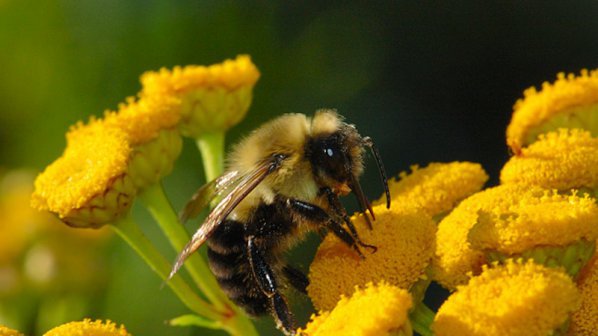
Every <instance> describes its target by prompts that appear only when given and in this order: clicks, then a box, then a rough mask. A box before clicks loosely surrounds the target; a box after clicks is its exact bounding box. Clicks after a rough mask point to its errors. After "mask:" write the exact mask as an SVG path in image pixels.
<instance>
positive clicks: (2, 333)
mask: <svg viewBox="0 0 598 336" xmlns="http://www.w3.org/2000/svg"><path fill="white" fill-rule="evenodd" d="M0 336H25V335H23V334H21V333H20V332H18V331H16V330H13V329H10V328H8V327H5V326H3V325H0Z"/></svg>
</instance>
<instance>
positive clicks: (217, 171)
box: [196, 132, 224, 181]
mask: <svg viewBox="0 0 598 336" xmlns="http://www.w3.org/2000/svg"><path fill="white" fill-rule="evenodd" d="M196 143H197V147H198V148H199V150H200V152H201V157H202V161H203V167H204V171H205V174H206V181H212V180H213V179H215V178H217V177H218V176H220V175H221V174H222V172H223V171H224V133H223V132H218V133H204V134H202V135H201V137H199V138H197V139H196Z"/></svg>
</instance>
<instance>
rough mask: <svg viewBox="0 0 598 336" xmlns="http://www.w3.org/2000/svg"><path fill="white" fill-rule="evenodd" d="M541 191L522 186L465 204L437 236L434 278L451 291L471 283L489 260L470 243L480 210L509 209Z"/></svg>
mask: <svg viewBox="0 0 598 336" xmlns="http://www.w3.org/2000/svg"><path fill="white" fill-rule="evenodd" d="M534 190H535V191H536V192H537V191H538V189H535V188H532V189H526V188H524V187H521V186H518V185H504V186H498V187H494V188H489V189H486V190H484V191H481V192H479V193H476V194H473V195H472V196H470V197H468V198H467V199H465V200H463V202H461V203H460V204H459V205H458V206H457V207H456V208H455V209H453V211H452V212H451V213H449V214H448V215H447V216H446V217H444V218H443V219H442V221H440V223H439V224H438V232H437V233H436V252H435V255H434V258H433V260H432V276H433V278H434V280H436V281H438V282H439V283H440V284H442V285H443V286H444V287H446V288H448V289H454V288H455V287H456V286H457V285H460V284H464V283H466V282H467V280H468V279H469V278H468V273H473V274H479V272H480V271H481V267H482V265H483V264H484V263H485V262H486V257H485V256H484V254H483V253H482V251H480V250H477V249H475V248H473V247H472V246H471V244H470V243H469V241H468V240H467V235H468V233H469V230H471V228H472V227H473V226H474V225H475V223H476V222H477V220H478V212H479V211H480V210H491V209H494V208H496V207H498V206H500V207H508V206H509V204H514V203H516V202H517V201H518V199H519V197H520V195H521V194H522V193H525V192H533V191H534Z"/></svg>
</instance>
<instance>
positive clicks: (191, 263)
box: [139, 182, 229, 311]
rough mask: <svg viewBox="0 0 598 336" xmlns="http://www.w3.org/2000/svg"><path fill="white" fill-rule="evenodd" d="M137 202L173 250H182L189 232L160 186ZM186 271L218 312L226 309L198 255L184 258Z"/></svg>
mask: <svg viewBox="0 0 598 336" xmlns="http://www.w3.org/2000/svg"><path fill="white" fill-rule="evenodd" d="M139 199H140V200H141V202H142V203H143V205H145V207H146V208H147V209H148V210H149V212H150V213H151V214H152V216H153V217H154V219H155V220H156V222H158V225H159V226H160V228H161V229H162V231H163V232H164V234H165V235H166V237H167V238H168V240H169V241H170V244H171V245H172V247H173V248H174V249H175V250H176V251H177V252H178V251H182V250H183V248H184V247H185V245H186V244H187V242H188V241H189V239H190V237H189V233H188V232H187V230H185V228H184V227H183V225H181V223H180V222H179V220H178V217H177V215H176V213H175V211H174V209H173V207H172V204H171V203H170V201H169V200H168V198H167V197H166V194H165V193H164V188H163V187H162V184H161V183H160V182H158V183H156V184H154V185H152V186H149V187H148V188H146V189H145V190H144V191H143V192H142V193H141V194H140V195H139ZM185 268H186V269H187V270H188V271H189V274H190V275H191V278H192V279H193V281H194V282H195V283H196V284H197V287H199V289H200V290H201V291H202V293H203V294H204V295H205V296H206V297H207V298H208V299H209V300H210V302H212V303H213V304H214V306H216V308H217V309H218V310H221V311H228V310H229V308H228V307H227V305H226V302H227V301H226V297H225V296H224V293H222V290H220V287H219V286H218V283H217V282H216V279H215V278H214V276H213V275H212V272H211V271H210V269H209V268H208V266H207V264H206V263H205V261H204V259H203V258H202V257H201V255H200V254H199V253H194V254H193V255H191V256H190V257H189V259H187V261H186V262H185Z"/></svg>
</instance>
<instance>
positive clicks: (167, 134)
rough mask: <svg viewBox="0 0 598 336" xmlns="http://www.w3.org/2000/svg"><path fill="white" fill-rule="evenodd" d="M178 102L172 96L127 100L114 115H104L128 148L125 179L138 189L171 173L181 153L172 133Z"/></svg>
mask: <svg viewBox="0 0 598 336" xmlns="http://www.w3.org/2000/svg"><path fill="white" fill-rule="evenodd" d="M180 109H181V101H180V99H178V98H176V97H173V96H167V95H166V96H165V95H154V96H146V97H143V98H141V99H138V100H135V99H134V98H129V99H127V102H126V103H125V104H121V105H120V106H119V109H118V112H106V115H105V121H104V122H105V123H106V125H107V126H110V127H116V128H119V129H121V130H123V131H124V132H125V133H126V134H127V135H128V140H129V143H130V144H131V146H132V153H131V158H130V162H129V169H128V171H129V176H130V177H131V179H132V181H133V183H134V184H135V186H136V187H137V188H138V189H143V188H145V187H147V186H149V185H152V184H154V183H156V182H158V180H160V178H162V177H163V176H165V175H167V174H169V173H170V172H171V171H172V168H173V164H174V160H175V159H176V158H177V157H178V156H179V154H180V153H181V149H182V139H181V136H180V134H179V132H178V130H177V129H176V127H177V125H178V123H179V121H180V118H181V114H180Z"/></svg>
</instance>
